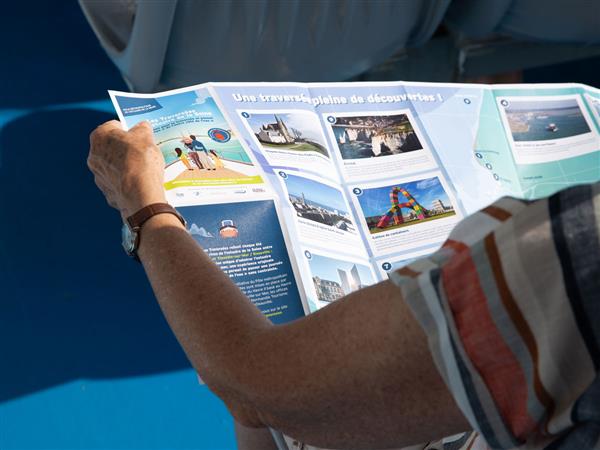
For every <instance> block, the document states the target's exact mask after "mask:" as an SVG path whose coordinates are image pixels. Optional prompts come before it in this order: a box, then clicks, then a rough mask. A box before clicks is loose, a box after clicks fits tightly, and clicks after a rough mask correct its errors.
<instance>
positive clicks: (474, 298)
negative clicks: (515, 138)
mask: <svg viewBox="0 0 600 450" xmlns="http://www.w3.org/2000/svg"><path fill="white" fill-rule="evenodd" d="M599 236H600V184H595V185H584V186H577V187H573V188H570V189H567V190H565V191H562V192H560V193H558V194H555V195H553V196H552V197H549V198H547V199H542V200H537V201H535V202H525V201H520V200H516V199H512V198H503V199H501V200H499V201H498V202H496V203H494V204H493V205H491V206H489V207H487V208H485V209H484V210H482V211H480V212H478V213H476V214H474V215H472V216H470V217H469V218H467V219H466V220H464V221H462V222H461V223H460V224H459V225H458V226H457V227H456V228H455V229H454V231H453V232H452V234H451V235H450V238H449V239H448V240H447V241H446V243H445V244H444V245H443V246H442V248H441V249H440V250H439V251H438V252H436V253H435V254H434V255H432V256H430V257H429V258H425V259H422V260H419V261H416V262H414V263H412V264H410V265H408V266H406V267H404V268H402V269H399V270H398V271H397V272H395V273H393V274H392V275H391V277H390V278H391V279H392V281H393V282H394V283H395V284H396V285H397V286H398V287H399V288H400V289H401V291H402V294H403V297H404V299H405V300H406V301H407V302H408V304H409V305H410V307H411V309H412V310H413V312H414V314H415V317H416V318H417V320H418V321H419V323H420V324H421V326H422V327H423V329H424V330H425V332H426V334H427V336H428V339H429V347H430V349H431V352H432V356H433V358H434V361H435V363H436V366H437V368H438V370H439V372H440V374H441V375H442V377H443V378H444V380H445V382H446V384H447V386H448V387H449V389H450V390H451V392H452V394H453V396H454V398H455V399H456V401H457V403H458V405H459V407H460V409H461V410H462V412H463V413H464V415H465V417H466V418H467V419H468V420H469V422H470V423H471V425H472V426H473V428H474V429H475V430H476V431H477V432H478V433H479V434H480V435H481V436H482V437H483V438H484V439H485V442H486V443H487V445H488V446H489V447H491V448H493V449H512V448H515V449H548V450H567V449H569V450H571V449H572V450H585V449H593V448H600V376H599V371H598V367H599V366H600V238H599Z"/></svg>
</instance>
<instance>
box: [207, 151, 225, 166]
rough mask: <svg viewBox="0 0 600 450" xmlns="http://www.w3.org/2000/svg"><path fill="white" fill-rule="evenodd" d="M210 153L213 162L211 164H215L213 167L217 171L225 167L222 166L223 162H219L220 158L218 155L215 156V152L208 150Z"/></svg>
mask: <svg viewBox="0 0 600 450" xmlns="http://www.w3.org/2000/svg"><path fill="white" fill-rule="evenodd" d="M209 153H210V155H209V156H210V157H211V159H212V160H213V162H214V163H215V167H216V168H217V169H223V168H224V167H225V166H224V165H223V161H221V158H219V155H218V154H217V152H215V151H214V150H213V149H212V148H211V149H210V150H209Z"/></svg>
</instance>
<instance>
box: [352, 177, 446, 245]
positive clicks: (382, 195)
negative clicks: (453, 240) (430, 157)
mask: <svg viewBox="0 0 600 450" xmlns="http://www.w3.org/2000/svg"><path fill="white" fill-rule="evenodd" d="M358 201H359V203H360V206H361V208H362V211H363V214H364V216H365V220H366V222H367V228H368V229H369V232H370V233H371V234H376V233H381V232H383V231H389V230H392V229H395V228H402V227H408V226H412V225H417V224H421V223H425V222H430V221H433V220H438V219H443V218H447V217H451V216H454V215H455V214H456V211H455V208H454V205H453V204H452V202H451V201H450V198H449V197H448V194H447V193H446V191H445V190H444V187H443V186H442V183H441V182H440V179H439V178H438V177H432V178H425V179H422V180H415V181H410V182H402V183H398V184H392V185H389V186H382V187H377V188H372V189H364V190H363V191H362V194H361V195H360V196H359V197H358Z"/></svg>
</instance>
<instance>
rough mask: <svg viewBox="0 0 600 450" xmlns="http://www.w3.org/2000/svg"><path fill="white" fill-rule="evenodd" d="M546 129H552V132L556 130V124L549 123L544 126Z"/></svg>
mask: <svg viewBox="0 0 600 450" xmlns="http://www.w3.org/2000/svg"><path fill="white" fill-rule="evenodd" d="M546 130H547V131H552V132H553V133H554V132H555V131H557V130H558V127H557V126H556V124H555V123H549V124H548V126H547V127H546Z"/></svg>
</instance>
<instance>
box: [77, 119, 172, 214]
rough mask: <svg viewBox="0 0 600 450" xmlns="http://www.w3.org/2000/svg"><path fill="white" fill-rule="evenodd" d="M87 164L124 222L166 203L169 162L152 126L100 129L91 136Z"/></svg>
mask: <svg viewBox="0 0 600 450" xmlns="http://www.w3.org/2000/svg"><path fill="white" fill-rule="evenodd" d="M87 164H88V167H89V168H90V170H91V171H92V173H93V174H94V181H95V182H96V185H97V186H98V187H99V188H100V190H101V191H102V193H103V194H104V196H105V197H106V201H107V202H108V204H109V205H110V206H112V207H113V208H116V209H118V210H119V211H120V213H121V216H122V217H123V219H125V218H127V217H129V216H131V215H132V214H134V213H135V212H137V211H139V210H140V209H142V208H143V207H144V206H147V205H150V204H152V203H163V202H165V201H166V199H165V193H164V190H163V180H164V171H165V161H164V158H163V156H162V153H161V152H160V150H159V149H158V147H157V146H156V144H154V139H153V136H152V127H151V126H150V124H149V123H148V122H141V123H139V124H137V125H136V126H135V127H133V128H131V129H130V130H129V131H124V130H123V128H122V127H121V124H120V123H119V122H118V121H116V120H111V121H109V122H106V123H104V124H102V125H100V126H99V127H98V128H96V129H95V130H94V131H93V132H92V134H90V153H89V156H88V159H87Z"/></svg>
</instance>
